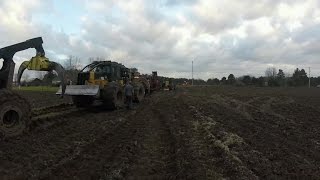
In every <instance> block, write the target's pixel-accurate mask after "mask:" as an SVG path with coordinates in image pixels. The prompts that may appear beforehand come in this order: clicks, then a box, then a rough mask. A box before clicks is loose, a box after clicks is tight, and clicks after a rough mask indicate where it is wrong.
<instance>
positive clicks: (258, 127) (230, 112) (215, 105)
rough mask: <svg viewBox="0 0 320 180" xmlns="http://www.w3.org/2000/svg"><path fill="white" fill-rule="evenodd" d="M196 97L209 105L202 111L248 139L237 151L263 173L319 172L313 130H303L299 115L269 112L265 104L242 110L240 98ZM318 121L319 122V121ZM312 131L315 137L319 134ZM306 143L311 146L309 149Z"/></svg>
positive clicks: (309, 174)
mask: <svg viewBox="0 0 320 180" xmlns="http://www.w3.org/2000/svg"><path fill="white" fill-rule="evenodd" d="M192 101H193V103H195V104H197V106H202V107H206V108H203V109H202V110H200V111H201V112H203V113H204V114H207V115H211V116H213V118H214V119H215V120H216V121H217V122H219V123H221V124H222V125H223V126H222V128H225V129H226V130H227V131H229V132H233V133H235V134H237V135H239V136H240V137H242V138H243V139H244V140H245V142H246V144H244V145H243V146H240V147H237V148H236V152H238V157H239V158H240V159H241V160H242V161H243V162H244V163H245V164H246V166H248V167H249V169H251V170H252V171H253V172H254V173H255V174H256V175H258V176H259V177H272V178H280V177H295V178H297V177H300V178H306V177H317V176H318V175H317V174H318V173H319V170H318V167H317V166H316V164H317V163H316V162H317V160H316V159H318V155H317V154H318V152H317V151H316V149H314V148H315V147H316V146H313V145H311V141H310V137H308V134H309V133H308V132H306V133H303V132H304V131H305V130H306V129H305V128H303V127H302V126H301V125H300V124H299V123H297V121H296V119H291V117H290V116H285V114H283V113H281V116H278V115H273V114H272V113H270V112H265V109H264V108H262V109H260V108H257V107H254V106H251V105H248V106H246V107H245V108H244V109H243V110H245V112H242V111H239V110H238V108H236V106H234V105H235V102H236V101H235V102H233V101H230V98H223V99H218V100H217V99H210V98H202V99H195V98H192V100H190V101H188V102H190V103H191V102H192ZM239 103H240V104H242V102H239ZM267 103H270V102H267ZM242 105H245V104H242ZM267 106H268V105H267ZM291 106H292V104H291ZM262 107H263V106H262ZM313 112H315V111H313ZM299 113H300V112H299ZM246 114H248V115H246ZM288 117H289V118H290V119H288ZM314 125H316V126H318V125H319V123H314ZM310 134H312V136H313V137H314V136H315V135H317V134H316V133H310ZM305 146H307V147H310V148H308V149H306V148H305Z"/></svg>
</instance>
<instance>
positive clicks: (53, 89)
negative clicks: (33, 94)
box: [13, 86, 59, 92]
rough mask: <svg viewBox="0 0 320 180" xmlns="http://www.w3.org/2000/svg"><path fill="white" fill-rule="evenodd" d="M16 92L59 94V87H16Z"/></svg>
mask: <svg viewBox="0 0 320 180" xmlns="http://www.w3.org/2000/svg"><path fill="white" fill-rule="evenodd" d="M13 89H14V90H17V91H42V92H43V91H44V92H57V91H58V89H59V87H52V86H21V87H20V88H19V87H14V88H13Z"/></svg>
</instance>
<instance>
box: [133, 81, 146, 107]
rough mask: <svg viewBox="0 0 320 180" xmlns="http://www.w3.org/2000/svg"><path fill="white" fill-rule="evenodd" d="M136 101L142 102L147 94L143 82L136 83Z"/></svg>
mask: <svg viewBox="0 0 320 180" xmlns="http://www.w3.org/2000/svg"><path fill="white" fill-rule="evenodd" d="M133 87H134V99H133V100H134V102H138V103H139V102H141V101H142V100H143V98H144V96H145V88H144V86H143V85H142V84H141V83H136V84H134V86H133Z"/></svg>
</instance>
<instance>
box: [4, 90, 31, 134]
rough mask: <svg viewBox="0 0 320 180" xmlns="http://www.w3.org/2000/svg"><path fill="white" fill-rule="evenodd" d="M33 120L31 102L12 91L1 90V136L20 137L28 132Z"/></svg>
mask: <svg viewBox="0 0 320 180" xmlns="http://www.w3.org/2000/svg"><path fill="white" fill-rule="evenodd" d="M30 118H31V107H30V104H29V102H28V101H27V100H26V99H25V98H23V97H21V96H20V95H18V94H17V93H14V92H12V91H10V90H7V89H3V90H0V134H1V136H2V138H9V137H14V136H18V135H20V134H22V133H24V132H25V131H27V130H28V127H29V124H30Z"/></svg>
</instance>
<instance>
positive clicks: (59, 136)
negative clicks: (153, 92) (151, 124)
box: [0, 110, 124, 179]
mask: <svg viewBox="0 0 320 180" xmlns="http://www.w3.org/2000/svg"><path fill="white" fill-rule="evenodd" d="M123 112H124V111H123V110H119V111H114V112H99V111H96V112H88V111H80V112H78V114H77V116H66V117H63V116H62V117H59V118H60V119H59V120H58V121H61V122H63V123H58V124H56V126H52V127H51V128H47V129H45V130H43V131H31V132H30V133H29V134H25V135H23V136H20V137H17V138H16V139H10V141H8V142H0V147H1V148H0V164H1V168H0V177H1V178H13V179H16V178H19V177H20V178H35V179H37V177H39V176H40V175H41V174H42V172H43V171H46V169H50V168H51V167H52V166H55V165H56V164H59V163H60V162H63V161H65V159H69V158H70V157H73V156H75V154H77V153H79V152H80V151H81V149H82V148H84V147H85V146H86V145H88V144H90V143H92V142H93V141H95V139H96V138H97V137H99V135H100V134H103V132H105V131H106V129H109V128H110V129H112V127H114V126H116V124H118V123H119V121H121V117H122V116H123ZM93 115H94V118H92V117H93Z"/></svg>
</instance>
